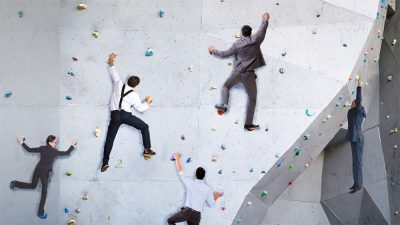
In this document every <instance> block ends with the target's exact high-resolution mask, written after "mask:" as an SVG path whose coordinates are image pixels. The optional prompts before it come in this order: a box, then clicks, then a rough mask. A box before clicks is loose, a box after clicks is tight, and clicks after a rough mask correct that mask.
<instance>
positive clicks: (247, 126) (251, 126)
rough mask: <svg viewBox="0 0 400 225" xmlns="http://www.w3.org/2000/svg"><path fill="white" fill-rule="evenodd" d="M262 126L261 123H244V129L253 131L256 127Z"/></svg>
mask: <svg viewBox="0 0 400 225" xmlns="http://www.w3.org/2000/svg"><path fill="white" fill-rule="evenodd" d="M258 128H260V125H255V124H248V125H247V124H246V125H244V129H246V130H248V131H253V130H255V129H258Z"/></svg>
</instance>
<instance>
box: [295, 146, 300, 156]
mask: <svg viewBox="0 0 400 225" xmlns="http://www.w3.org/2000/svg"><path fill="white" fill-rule="evenodd" d="M294 154H295V155H296V156H299V155H300V154H301V149H300V148H296V149H295V153H294Z"/></svg>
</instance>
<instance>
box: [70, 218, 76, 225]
mask: <svg viewBox="0 0 400 225" xmlns="http://www.w3.org/2000/svg"><path fill="white" fill-rule="evenodd" d="M68 225H76V220H74V219H70V220H68Z"/></svg>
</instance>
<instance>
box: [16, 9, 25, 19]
mask: <svg viewBox="0 0 400 225" xmlns="http://www.w3.org/2000/svg"><path fill="white" fill-rule="evenodd" d="M17 14H18V16H19V18H22V16H23V15H24V13H23V12H22V10H19V11H18V12H17Z"/></svg>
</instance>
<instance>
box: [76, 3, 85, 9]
mask: <svg viewBox="0 0 400 225" xmlns="http://www.w3.org/2000/svg"><path fill="white" fill-rule="evenodd" d="M76 8H77V9H78V10H84V9H86V8H87V5H85V4H83V3H81V4H78V6H77V7H76Z"/></svg>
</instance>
